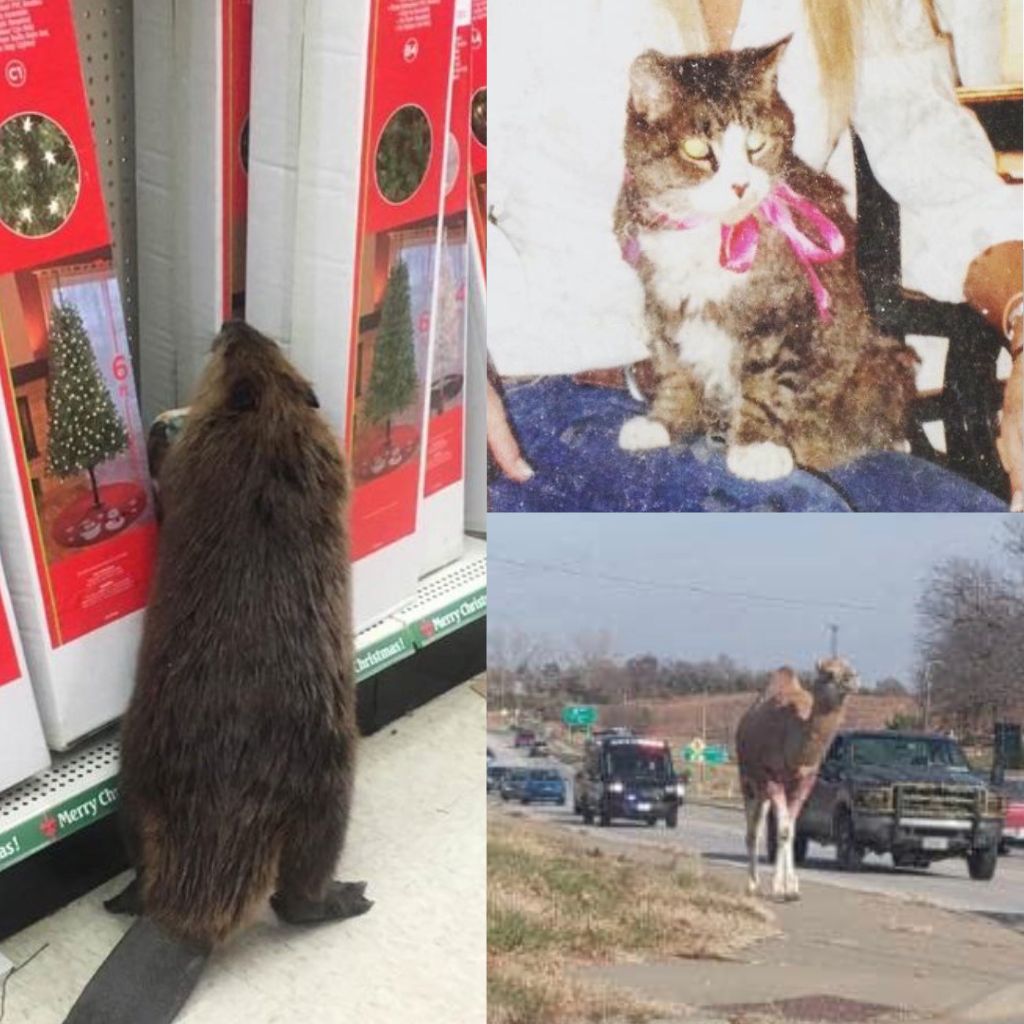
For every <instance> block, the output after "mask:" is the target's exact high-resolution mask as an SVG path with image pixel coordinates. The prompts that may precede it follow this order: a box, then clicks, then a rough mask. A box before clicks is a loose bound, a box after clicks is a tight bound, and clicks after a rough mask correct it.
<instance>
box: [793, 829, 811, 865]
mask: <svg viewBox="0 0 1024 1024" xmlns="http://www.w3.org/2000/svg"><path fill="white" fill-rule="evenodd" d="M809 842H810V840H809V839H808V838H807V834H806V833H805V832H797V834H796V835H795V836H794V837H793V860H794V861H795V862H796V863H797V864H804V863H805V862H806V860H807V845H808V843H809Z"/></svg>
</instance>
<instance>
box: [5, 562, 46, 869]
mask: <svg viewBox="0 0 1024 1024" xmlns="http://www.w3.org/2000/svg"><path fill="white" fill-rule="evenodd" d="M49 764H50V754H49V751H48V750H47V749H46V741H45V740H44V739H43V727H42V725H41V724H40V722H39V712H38V711H37V710H36V702H35V699H34V698H33V696H32V683H31V682H30V681H29V678H28V670H27V669H26V667H25V655H24V653H23V652H22V649H21V641H20V640H19V638H18V633H17V630H16V629H15V625H14V611H13V609H12V608H11V595H10V592H9V591H8V589H7V580H6V579H5V578H4V576H3V574H2V573H0V791H3V790H5V789H9V788H10V787H11V786H13V785H15V783H18V782H21V781H22V779H27V778H28V777H29V776H30V775H32V774H34V773H35V772H38V771H42V770H43V769H44V768H46V767H48V766H49ZM12 852H13V853H17V852H18V851H16V850H15V851H12ZM3 856H4V853H3V850H2V849H0V859H2V858H3Z"/></svg>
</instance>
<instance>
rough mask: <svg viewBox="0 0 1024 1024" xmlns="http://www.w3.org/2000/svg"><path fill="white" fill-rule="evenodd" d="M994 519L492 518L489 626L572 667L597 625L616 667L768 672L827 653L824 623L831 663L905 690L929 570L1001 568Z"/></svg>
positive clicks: (997, 520) (998, 532) (999, 531)
mask: <svg viewBox="0 0 1024 1024" xmlns="http://www.w3.org/2000/svg"><path fill="white" fill-rule="evenodd" d="M1003 518H1004V517H1002V516H998V515H964V514H960V515H867V514H862V515H838V514H832V515H812V514H799V515H796V514H792V515H769V514H765V515H736V514H734V515H711V514H698V515H684V514H678V515H643V514H633V515H611V514H593V515H511V514H502V515H491V516H490V517H489V519H488V584H487V589H488V624H489V626H490V627H491V628H494V627H502V626H504V627H507V628H513V629H515V628H518V629H523V630H526V631H528V632H532V633H542V634H544V635H545V636H547V637H548V638H549V642H550V644H549V645H550V648H551V650H552V652H553V653H558V652H559V651H560V650H561V651H564V652H565V653H566V654H573V653H575V650H576V649H575V646H574V642H573V638H574V637H575V636H577V635H579V634H580V633H581V632H593V631H596V630H598V629H602V628H607V629H608V630H610V631H611V633H612V636H613V648H614V651H615V653H616V654H618V655H621V656H629V655H631V654H636V653H646V652H650V653H652V654H655V655H657V656H658V657H673V656H675V657H684V658H693V659H698V658H705V657H715V656H717V655H718V654H720V653H725V654H729V655H730V656H731V657H733V658H734V659H735V660H736V661H738V662H739V663H741V664H745V665H748V666H750V667H752V668H768V667H773V666H775V665H779V664H783V663H786V662H789V663H794V664H797V665H807V664H809V663H810V662H811V661H812V659H814V658H815V657H818V656H820V655H821V654H823V653H826V652H827V650H828V632H827V630H826V624H827V623H829V622H836V623H838V624H839V626H840V632H839V647H840V652H841V653H842V654H844V655H845V656H847V657H849V658H850V659H851V660H852V661H853V663H854V664H855V665H856V666H857V668H858V670H859V671H860V673H861V675H862V677H863V679H864V680H865V682H874V681H876V680H877V679H880V678H883V677H885V676H887V675H895V676H897V677H898V678H900V679H902V680H903V681H904V682H908V683H909V682H910V681H911V679H912V674H913V672H914V670H915V631H916V626H917V617H916V610H915V606H916V602H917V600H918V597H919V595H920V593H921V590H922V587H923V584H924V581H925V579H926V577H927V575H928V572H929V569H930V568H931V566H932V565H933V564H935V562H937V561H939V560H942V559H943V558H946V557H951V556H962V557H968V558H979V559H982V560H986V561H993V562H999V561H1001V560H1003V555H1002V552H1001V548H1000V542H1001V537H1002V531H1003V526H1002V522H1003ZM510 561H515V562H519V563H530V564H529V566H528V567H524V566H522V565H513V564H509V562H510ZM539 565H547V566H558V567H563V568H567V569H569V570H570V571H571V573H573V575H570V574H568V573H564V572H557V571H551V570H547V571H545V570H543V569H541V568H538V566H539ZM609 576H612V577H624V578H629V579H640V580H650V581H655V582H656V583H658V584H663V585H666V586H638V585H635V584H632V583H626V582H619V581H615V580H611V579H608V578H607V577H609ZM686 586H690V587H695V588H703V589H704V590H705V591H714V593H708V592H695V591H693V590H686V589H682V588H683V587H686ZM725 591H727V592H730V593H728V594H727V593H722V592H725ZM740 593H745V594H748V595H764V596H767V597H774V598H778V599H785V600H786V601H789V602H792V603H789V604H787V603H783V602H782V601H778V600H777V601H768V600H760V599H758V598H756V597H752V596H746V597H743V596H738V595H739V594H740ZM802 602H806V603H802ZM844 604H845V605H851V606H857V607H842V605H844Z"/></svg>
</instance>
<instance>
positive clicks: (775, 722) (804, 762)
mask: <svg viewBox="0 0 1024 1024" xmlns="http://www.w3.org/2000/svg"><path fill="white" fill-rule="evenodd" d="M857 687H858V679H857V673H856V672H855V671H854V670H853V668H852V667H851V666H850V665H849V664H848V663H847V662H846V661H844V660H843V659H841V658H829V659H822V660H821V661H819V662H818V664H817V677H816V678H815V680H814V685H813V689H812V691H810V692H809V691H808V690H807V689H805V688H804V686H803V685H802V684H801V682H800V678H799V677H798V676H797V674H796V672H794V671H793V670H792V669H791V668H780V669H778V670H777V671H776V672H774V673H773V674H772V677H771V679H770V680H769V682H768V685H767V687H765V690H764V692H763V693H762V694H761V696H760V697H759V698H758V699H757V700H756V701H755V702H754V704H753V705H751V707H750V708H748V709H747V711H746V712H745V713H744V715H743V717H742V718H741V719H740V722H739V725H738V726H737V727H736V759H737V761H738V763H739V770H740V788H741V790H742V792H743V803H744V807H745V809H746V813H747V855H748V857H749V860H750V877H749V880H748V882H747V891H748V892H749V893H750V894H751V895H753V894H755V893H757V891H758V877H757V847H758V842H759V840H760V836H761V832H762V830H763V829H764V825H765V819H766V817H767V814H768V808H769V806H771V807H773V808H774V809H775V820H776V823H777V825H778V843H777V845H776V854H775V875H774V878H773V880H772V895H773V896H775V897H777V898H779V899H786V900H797V899H799V898H800V887H799V883H798V882H797V877H796V868H795V866H794V863H793V840H794V838H795V835H796V820H797V818H798V817H799V815H800V811H801V809H802V808H803V805H804V803H805V802H806V800H807V798H808V796H810V793H811V790H812V789H813V788H814V781H815V779H817V777H818V768H819V766H820V765H821V761H822V758H824V756H825V752H826V751H827V750H828V748H829V745H830V744H831V742H832V739H833V737H834V736H835V734H836V732H837V731H838V730H839V727H840V725H841V724H842V720H843V715H844V713H845V701H846V698H847V697H848V696H849V695H850V694H851V693H856V692H857Z"/></svg>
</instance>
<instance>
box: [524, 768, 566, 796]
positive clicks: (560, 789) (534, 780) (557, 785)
mask: <svg viewBox="0 0 1024 1024" xmlns="http://www.w3.org/2000/svg"><path fill="white" fill-rule="evenodd" d="M519 802H520V803H523V804H532V803H538V804H539V803H552V804H564V803H565V779H563V778H562V775H561V773H560V772H558V771H556V770H555V769H554V768H530V769H528V770H527V772H526V778H525V779H524V780H523V782H522V784H521V785H520V787H519Z"/></svg>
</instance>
